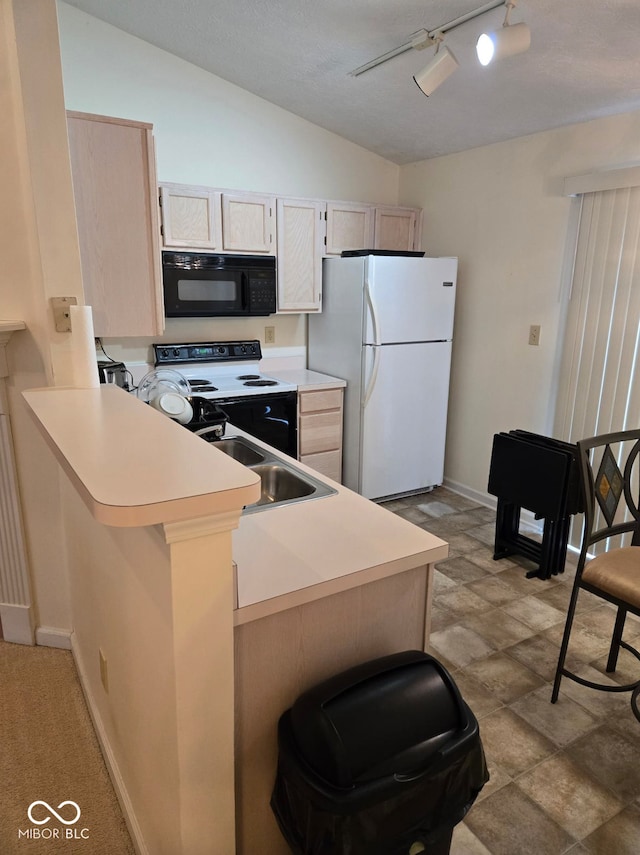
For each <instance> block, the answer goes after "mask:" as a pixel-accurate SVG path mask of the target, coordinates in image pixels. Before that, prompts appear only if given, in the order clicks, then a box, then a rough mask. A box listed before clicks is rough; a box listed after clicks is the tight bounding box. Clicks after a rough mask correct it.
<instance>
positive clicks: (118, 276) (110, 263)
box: [67, 112, 164, 337]
mask: <svg viewBox="0 0 640 855" xmlns="http://www.w3.org/2000/svg"><path fill="white" fill-rule="evenodd" d="M67 124H68V129H69V149H70V156H71V172H72V177H73V191H74V196H75V204H76V218H77V223H78V239H79V245H80V258H81V263H82V279H83V285H84V292H85V300H86V303H87V304H88V305H90V306H91V307H92V308H93V322H94V331H95V334H96V335H98V336H117V337H123V336H156V335H159V334H160V333H162V331H163V328H164V311H163V306H162V279H161V266H160V244H159V240H158V234H159V223H158V204H157V196H156V192H157V190H156V188H157V182H156V168H155V152H154V147H153V135H152V125H148V124H143V123H141V122H132V121H128V120H126V119H115V118H111V117H108V116H95V115H90V114H86V113H73V112H69V113H67Z"/></svg>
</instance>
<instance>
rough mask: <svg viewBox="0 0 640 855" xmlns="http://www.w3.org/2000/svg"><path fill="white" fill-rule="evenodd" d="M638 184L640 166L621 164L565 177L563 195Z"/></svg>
mask: <svg viewBox="0 0 640 855" xmlns="http://www.w3.org/2000/svg"><path fill="white" fill-rule="evenodd" d="M638 186H640V166H623V167H617V168H615V169H603V170H601V171H600V172H591V173H589V174H587V175H573V176H570V177H568V178H565V179H564V191H563V195H564V196H579V195H580V194H581V193H596V192H598V191H600V190H620V189H621V188H623V187H638Z"/></svg>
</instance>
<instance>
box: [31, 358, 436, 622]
mask: <svg viewBox="0 0 640 855" xmlns="http://www.w3.org/2000/svg"><path fill="white" fill-rule="evenodd" d="M310 373H311V374H313V373H314V372H310ZM321 376H324V375H321ZM310 380H311V382H312V383H314V382H315V381H314V378H313V377H311V378H310ZM329 382H332V381H329ZM23 395H24V399H25V401H26V403H27V406H28V407H29V410H30V412H31V414H32V415H33V417H34V419H35V421H36V424H37V426H38V427H39V429H40V431H41V433H42V435H43V436H44V438H45V440H46V441H47V443H48V444H49V446H50V447H51V449H52V451H53V453H54V454H55V456H56V458H57V460H58V461H59V463H60V465H61V466H62V467H63V469H64V471H65V472H66V473H67V475H68V476H69V478H70V479H71V481H72V483H73V484H74V486H75V487H76V489H77V490H78V493H79V494H80V496H81V497H82V499H83V500H84V502H85V503H86V505H87V507H88V508H89V510H90V511H91V513H92V514H93V516H94V517H95V519H96V520H98V521H99V522H101V523H103V524H105V525H113V526H147V525H156V524H158V523H168V522H175V521H178V520H185V519H192V518H197V517H203V516H208V515H212V514H218V513H224V512H226V511H232V510H239V509H240V508H241V507H242V506H244V505H249V504H251V503H252V502H255V501H257V500H258V498H259V496H260V486H259V482H260V479H259V477H258V475H256V474H255V473H254V472H253V471H252V470H251V469H248V468H246V467H245V466H242V465H241V464H240V463H238V462H236V461H235V460H233V459H232V458H231V457H229V456H227V455H226V454H224V453H223V452H221V451H219V450H218V449H216V447H215V443H213V444H211V443H207V442H204V441H203V440H202V439H200V438H199V437H198V436H196V435H195V434H193V433H191V431H188V430H186V429H185V428H184V427H182V426H181V425H178V424H176V423H175V422H173V421H171V419H168V418H167V417H166V416H164V415H162V414H161V413H158V412H157V411H156V410H154V409H152V408H151V407H149V406H148V405H147V404H143V403H142V402H141V401H139V400H138V399H137V398H135V397H134V396H132V395H129V394H128V393H127V392H125V391H124V390H122V389H120V388H118V387H117V386H112V385H110V384H107V385H101V386H100V387H98V388H90V389H63V388H59V387H58V388H56V387H51V388H46V389H31V390H28V391H26V392H24V393H23ZM241 433H242V432H241V431H239V430H237V429H235V428H234V427H233V426H228V427H227V432H226V435H227V437H229V436H232V435H237V434H241ZM250 439H251V441H252V442H254V443H256V444H257V445H264V443H261V442H260V441H259V440H256V439H255V438H254V437H250ZM264 447H265V448H267V450H269V451H270V452H272V449H270V448H269V446H264ZM277 456H279V457H282V458H284V459H285V460H286V461H287V462H289V463H290V464H293V465H294V466H295V467H297V468H298V469H299V470H302V472H308V473H309V474H310V475H312V476H313V477H315V478H316V479H319V480H321V481H325V482H327V483H329V484H330V485H331V486H332V487H334V488H335V489H336V491H337V492H336V494H335V495H331V496H326V497H323V498H318V499H310V500H307V501H301V502H298V503H295V504H291V505H283V506H281V507H273V508H268V509H266V510H263V511H257V512H254V513H250V514H243V515H242V516H241V517H240V524H239V527H238V529H237V530H235V531H234V532H233V559H234V561H235V563H236V565H237V598H238V601H237V606H238V608H237V609H236V612H235V622H236V624H240V623H245V622H247V621H251V620H255V619H257V618H259V617H264V616H267V615H269V614H274V613H276V612H279V611H282V610H284V609H287V608H291V607H293V606H295V605H301V604H302V603H306V602H311V601H313V600H316V599H320V598H322V597H326V596H329V595H331V594H333V593H338V592H340V591H344V590H348V589H349V588H354V587H357V586H360V585H362V584H365V583H367V582H372V581H375V580H377V579H382V578H384V577H386V576H389V575H392V574H394V573H400V572H403V571H405V570H410V569H412V568H414V567H421V566H424V565H427V564H432V563H433V562H436V561H441V560H443V559H444V558H446V556H447V554H448V546H447V544H446V543H445V542H444V541H443V540H441V539H440V538H438V537H436V536H435V535H432V534H429V533H428V532H426V531H424V530H423V529H421V528H419V527H418V526H416V525H413V524H412V523H410V522H407V521H406V520H404V519H402V518H401V517H398V516H396V515H394V514H392V513H391V512H390V511H387V510H386V509H385V508H382V507H380V506H379V505H376V504H375V503H374V502H371V501H369V500H368V499H364V498H363V497H362V496H359V495H357V494H356V493H353V492H352V491H351V490H348V489H346V488H345V487H342V486H341V485H339V484H336V483H335V482H332V481H330V480H329V479H327V478H324V477H323V476H321V475H319V473H317V472H315V470H313V469H310V468H309V467H307V466H305V465H304V464H302V463H300V462H299V461H294V460H291V459H290V458H287V457H286V455H284V454H281V453H280V452H277Z"/></svg>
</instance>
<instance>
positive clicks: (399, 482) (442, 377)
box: [359, 342, 451, 499]
mask: <svg viewBox="0 0 640 855" xmlns="http://www.w3.org/2000/svg"><path fill="white" fill-rule="evenodd" d="M364 350H365V376H366V378H367V381H368V382H367V384H366V385H365V399H364V400H363V407H362V445H361V449H360V452H361V457H360V484H359V492H360V493H361V494H362V495H363V496H366V497H367V498H368V499H379V498H382V497H383V496H393V495H396V494H398V493H409V492H412V491H418V490H421V489H425V488H427V487H432V486H436V485H438V484H442V478H443V474H444V444H445V433H446V427H447V402H448V397H449V372H450V366H451V342H432V343H421V344H399V345H384V346H382V347H366V348H365V349H364ZM367 390H368V394H367Z"/></svg>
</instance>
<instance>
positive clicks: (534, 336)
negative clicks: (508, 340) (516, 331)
mask: <svg viewBox="0 0 640 855" xmlns="http://www.w3.org/2000/svg"><path fill="white" fill-rule="evenodd" d="M529 344H533V345H538V344H540V325H539V324H531V326H530V327H529Z"/></svg>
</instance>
